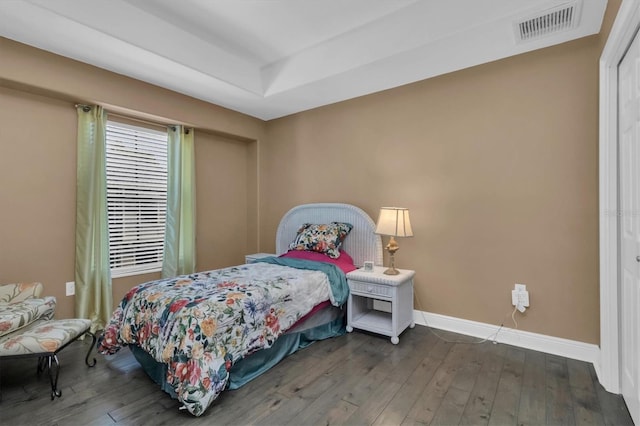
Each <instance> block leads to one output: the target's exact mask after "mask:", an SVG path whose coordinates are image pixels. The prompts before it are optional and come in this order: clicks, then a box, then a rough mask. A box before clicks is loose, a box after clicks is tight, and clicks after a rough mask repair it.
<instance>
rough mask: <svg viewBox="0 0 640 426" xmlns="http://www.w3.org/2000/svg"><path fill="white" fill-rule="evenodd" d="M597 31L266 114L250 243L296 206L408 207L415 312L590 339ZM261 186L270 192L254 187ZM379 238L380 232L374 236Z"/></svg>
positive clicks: (594, 325)
mask: <svg viewBox="0 0 640 426" xmlns="http://www.w3.org/2000/svg"><path fill="white" fill-rule="evenodd" d="M609 3H610V4H609V10H608V12H607V17H606V19H605V24H604V27H603V31H602V33H601V34H600V35H597V36H591V37H588V38H584V39H581V40H577V41H573V42H570V43H566V44H563V45H559V46H555V47H552V48H548V49H543V50H539V51H535V52H532V53H527V54H523V55H519V56H516V57H512V58H508V59H504V60H501V61H497V62H493V63H489V64H485V65H482V66H477V67H474V68H470V69H466V70H462V71H459V72H455V73H452V74H449V75H445V76H441V77H438V78H433V79H429V80H426V81H422V82H418V83H415V84H410V85H407V86H404V87H400V88H396V89H393V90H389V91H386V92H382V93H378V94H373V95H369V96H366V97H362V98H358V99H354V100H350V101H347V102H341V103H339V104H335V105H331V106H327V107H323V108H318V109H315V110H312V111H308V112H303V113H299V114H295V115H292V116H289V117H285V118H282V119H279V120H275V121H273V122H270V123H269V126H268V129H267V132H268V133H267V140H268V142H269V145H268V149H265V150H263V152H262V155H261V161H262V162H263V168H262V175H261V177H262V182H261V185H262V188H263V194H265V196H263V197H262V198H261V200H262V204H261V209H262V210H261V215H262V217H263V221H262V222H261V223H262V227H261V235H262V242H263V244H262V249H264V250H272V249H273V244H272V243H271V241H270V239H269V236H271V235H273V234H274V232H275V229H276V226H277V223H278V220H279V218H280V216H281V215H282V214H283V213H284V212H285V211H287V209H289V208H291V207H292V206H294V205H296V204H299V203H306V202H322V201H336V202H349V203H352V204H355V205H358V206H360V207H361V208H363V209H364V210H365V211H367V212H368V213H369V214H370V215H371V216H372V217H373V219H374V220H375V219H376V218H377V214H378V209H379V208H380V207H381V206H386V205H397V206H403V207H408V208H410V212H411V221H412V225H413V229H414V233H415V237H414V238H411V239H402V240H400V241H399V244H400V250H399V252H398V253H397V254H396V265H397V266H399V267H405V268H411V269H415V270H416V272H417V274H416V281H415V284H416V294H417V296H418V299H419V302H420V306H419V308H420V309H422V310H424V311H429V312H435V313H439V314H444V315H450V316H453V317H458V318H465V319H470V320H474V321H480V322H484V323H489V324H498V325H499V324H500V323H501V322H502V321H503V320H504V322H505V325H506V326H509V327H512V326H513V324H512V323H511V319H510V318H508V319H507V317H508V316H510V314H511V310H512V309H513V308H512V306H511V293H510V292H511V289H513V286H514V284H515V283H524V284H526V285H527V288H528V290H529V292H530V297H531V308H530V309H529V310H528V311H527V312H526V313H525V315H524V316H521V315H519V316H518V318H519V326H520V328H521V329H524V330H528V331H531V332H536V333H542V334H546V335H552V336H558V337H563V338H568V339H575V340H579V341H584V342H589V343H598V342H599V304H598V299H599V296H598V292H599V287H598V156H597V153H598V124H597V123H598V59H599V56H600V53H601V51H602V48H603V46H604V42H605V40H606V36H607V34H608V32H609V28H610V25H611V23H612V21H613V14H614V11H616V10H617V7H618V5H619V2H615V1H614V2H609ZM266 195H268V196H266ZM385 243H386V240H385Z"/></svg>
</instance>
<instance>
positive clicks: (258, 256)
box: [244, 253, 275, 263]
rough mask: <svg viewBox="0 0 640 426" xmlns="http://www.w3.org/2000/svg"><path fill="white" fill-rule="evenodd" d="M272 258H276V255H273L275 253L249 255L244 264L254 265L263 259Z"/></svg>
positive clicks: (245, 257) (246, 256)
mask: <svg viewBox="0 0 640 426" xmlns="http://www.w3.org/2000/svg"><path fill="white" fill-rule="evenodd" d="M271 256H275V254H273V253H254V254H247V255H245V256H244V263H253V262H255V261H256V260H258V259H262V258H263V257H271Z"/></svg>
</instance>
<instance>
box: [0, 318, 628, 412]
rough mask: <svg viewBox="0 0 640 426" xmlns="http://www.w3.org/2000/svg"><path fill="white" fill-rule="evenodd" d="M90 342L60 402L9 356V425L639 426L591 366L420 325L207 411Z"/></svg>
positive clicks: (289, 371)
mask: <svg viewBox="0 0 640 426" xmlns="http://www.w3.org/2000/svg"><path fill="white" fill-rule="evenodd" d="M442 334H444V335H445V336H447V337H448V338H450V339H451V338H453V339H461V340H468V341H471V340H472V339H468V338H465V337H464V336H459V335H455V334H452V333H444V332H442ZM86 348H87V343H85V342H75V343H73V344H72V345H70V346H69V347H68V348H66V349H64V350H63V351H62V352H61V353H60V355H59V358H60V362H61V365H62V367H61V374H60V381H59V384H60V387H61V390H62V397H61V398H59V399H56V400H55V401H51V399H50V390H49V384H48V377H47V376H46V375H43V376H42V377H38V376H37V375H36V373H35V370H36V363H35V360H34V359H18V360H5V361H2V362H0V380H1V381H0V386H1V391H2V401H1V402H0V424H2V425H17V424H47V425H75V424H77V425H111V424H114V423H118V424H136V425H137V424H150V425H162V424H166V425H176V424H188V425H200V424H237V425H244V424H264V425H269V424H272V425H284V424H291V425H303V424H313V425H320V424H322V425H328V424H354V425H361V424H375V425H398V424H403V425H423V424H432V425H436V424H440V425H456V424H465V425H516V424H518V425H520V424H522V425H525V424H527V425H528V424H530V425H542V424H549V425H556V424H557V425H573V424H576V425H590V424H596V425H632V424H633V423H632V421H631V418H630V417H629V413H628V411H627V409H626V407H625V405H624V402H623V400H622V398H621V397H620V396H618V395H613V394H610V393H608V392H606V391H605V390H604V389H603V388H602V386H600V384H599V383H598V381H597V379H596V376H595V372H594V370H593V367H592V366H591V365H590V364H587V363H584V362H580V361H575V360H570V359H566V358H562V357H558V356H554V355H546V354H544V353H540V352H534V351H530V350H524V349H519V348H516V347H512V346H507V345H501V344H497V345H495V344H492V343H484V344H479V345H470V344H460V343H447V342H444V341H442V340H440V339H439V338H437V337H436V336H434V335H433V334H432V333H430V331H429V329H427V328H426V327H420V326H417V327H416V328H415V329H412V330H407V331H406V332H405V333H404V334H403V335H402V336H401V338H400V344H399V345H397V346H394V345H392V344H391V343H390V342H389V340H388V339H387V338H383V337H379V336H374V335H369V334H364V333H361V332H354V333H351V334H348V335H346V336H343V337H339V338H335V339H330V340H327V341H324V342H319V343H316V344H314V345H312V346H311V347H309V348H307V349H304V350H302V351H300V352H298V353H296V354H294V355H292V356H290V357H289V358H287V359H286V360H284V361H283V362H281V363H280V364H279V365H278V366H276V367H275V368H274V369H272V370H271V371H269V372H268V373H267V374H265V375H263V376H261V377H259V378H258V379H256V380H254V381H253V382H251V383H249V384H248V385H246V386H244V387H243V388H241V389H239V390H236V391H227V392H225V393H223V394H222V395H221V397H220V398H219V399H218V400H217V401H215V402H214V404H213V405H212V406H211V407H209V409H208V410H207V412H206V413H205V414H204V415H203V416H201V417H193V416H191V415H190V414H188V413H187V412H185V411H182V410H179V404H178V403H177V402H176V401H174V400H172V399H171V398H170V397H169V396H168V395H167V394H165V393H164V392H162V391H160V390H159V388H158V387H157V386H156V385H155V384H154V383H152V381H151V380H150V379H149V378H148V377H147V376H146V375H145V374H144V373H143V372H142V370H141V368H140V367H139V365H138V364H137V363H136V361H135V360H134V358H133V356H132V355H131V354H130V352H129V351H128V350H124V351H121V352H120V353H118V354H116V355H115V356H112V357H109V358H106V357H103V356H102V355H98V356H97V358H98V365H97V366H96V367H94V368H87V367H86V366H85V365H84V362H83V360H84V351H85V350H86Z"/></svg>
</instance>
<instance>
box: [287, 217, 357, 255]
mask: <svg viewBox="0 0 640 426" xmlns="http://www.w3.org/2000/svg"><path fill="white" fill-rule="evenodd" d="M352 228H353V225H351V224H350V223H341V222H331V223H330V224H328V225H326V224H324V225H314V224H311V223H305V224H304V225H302V227H301V228H300V229H298V235H297V236H296V238H295V240H293V242H292V243H291V244H289V250H308V251H315V252H318V253H324V254H326V255H327V256H329V257H331V258H333V259H337V258H338V257H339V256H340V251H339V250H340V246H341V245H342V241H344V239H345V238H346V236H347V235H348V234H349V232H350V231H351V229H352Z"/></svg>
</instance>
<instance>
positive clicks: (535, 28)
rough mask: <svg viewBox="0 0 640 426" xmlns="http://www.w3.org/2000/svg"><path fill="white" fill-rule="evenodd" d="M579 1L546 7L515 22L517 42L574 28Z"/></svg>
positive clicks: (577, 15) (576, 21)
mask: <svg viewBox="0 0 640 426" xmlns="http://www.w3.org/2000/svg"><path fill="white" fill-rule="evenodd" d="M579 5H580V4H579V2H577V1H575V2H571V3H566V4H563V5H562V6H559V7H555V8H553V9H547V10H545V11H543V12H541V13H537V14H536V15H535V16H529V17H527V18H525V19H523V20H520V21H518V22H516V23H515V30H516V39H517V41H518V42H525V41H531V40H537V39H540V38H543V37H546V36H549V35H551V34H555V33H558V32H561V31H565V30H568V29H571V28H575V27H576V25H577V24H578V19H579V12H580V10H579Z"/></svg>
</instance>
